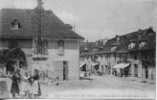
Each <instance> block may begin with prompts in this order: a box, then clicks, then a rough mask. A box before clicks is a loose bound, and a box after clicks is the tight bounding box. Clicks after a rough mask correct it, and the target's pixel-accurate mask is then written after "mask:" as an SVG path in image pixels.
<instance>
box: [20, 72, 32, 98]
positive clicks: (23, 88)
mask: <svg viewBox="0 0 157 100" xmlns="http://www.w3.org/2000/svg"><path fill="white" fill-rule="evenodd" d="M29 77H30V76H29V75H28V73H27V72H24V73H23V75H22V81H21V87H20V91H21V94H22V95H23V96H26V97H27V96H28V95H29V86H30V85H29V82H28V79H29Z"/></svg>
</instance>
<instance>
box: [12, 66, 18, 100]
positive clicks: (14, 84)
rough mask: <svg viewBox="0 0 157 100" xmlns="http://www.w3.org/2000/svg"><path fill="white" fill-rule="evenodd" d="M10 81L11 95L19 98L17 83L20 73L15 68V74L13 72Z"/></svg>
mask: <svg viewBox="0 0 157 100" xmlns="http://www.w3.org/2000/svg"><path fill="white" fill-rule="evenodd" d="M11 80H12V85H11V94H12V96H13V98H14V97H17V96H19V92H20V89H19V83H20V71H19V70H18V69H17V68H15V72H13V74H12V76H11Z"/></svg>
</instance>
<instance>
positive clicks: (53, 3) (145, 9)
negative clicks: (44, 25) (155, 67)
mask: <svg viewBox="0 0 157 100" xmlns="http://www.w3.org/2000/svg"><path fill="white" fill-rule="evenodd" d="M43 2H44V5H43V6H44V8H45V9H50V10H52V11H53V12H54V13H55V14H56V15H57V16H58V17H59V18H60V19H62V20H63V22H64V23H67V24H71V25H72V26H73V28H74V30H75V31H76V32H77V33H78V34H80V35H81V36H83V37H85V40H88V41H95V40H98V39H106V38H108V39H109V38H112V37H115V36H116V35H122V34H127V33H130V32H133V31H137V30H138V29H144V28H148V27H150V26H151V27H153V28H154V30H155V31H156V29H157V27H156V25H157V0H43ZM36 4H37V0H0V8H22V9H25V8H29V9H33V8H35V7H36Z"/></svg>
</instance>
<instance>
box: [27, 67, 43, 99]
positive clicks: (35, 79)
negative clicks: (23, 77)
mask: <svg viewBox="0 0 157 100" xmlns="http://www.w3.org/2000/svg"><path fill="white" fill-rule="evenodd" d="M30 79H31V82H32V85H31V94H32V98H36V97H38V96H40V95H41V89H40V83H39V71H38V70H37V69H35V70H34V72H33V76H32V77H31V78H30Z"/></svg>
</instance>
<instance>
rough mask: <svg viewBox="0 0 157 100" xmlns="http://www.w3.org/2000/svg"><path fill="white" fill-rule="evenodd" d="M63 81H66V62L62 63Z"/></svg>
mask: <svg viewBox="0 0 157 100" xmlns="http://www.w3.org/2000/svg"><path fill="white" fill-rule="evenodd" d="M63 80H68V62H67V61H63Z"/></svg>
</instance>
